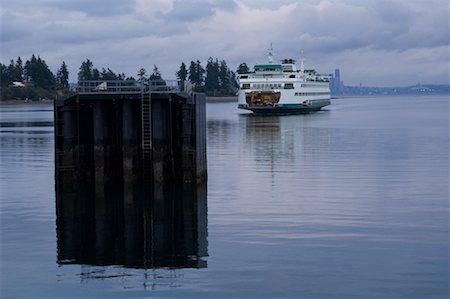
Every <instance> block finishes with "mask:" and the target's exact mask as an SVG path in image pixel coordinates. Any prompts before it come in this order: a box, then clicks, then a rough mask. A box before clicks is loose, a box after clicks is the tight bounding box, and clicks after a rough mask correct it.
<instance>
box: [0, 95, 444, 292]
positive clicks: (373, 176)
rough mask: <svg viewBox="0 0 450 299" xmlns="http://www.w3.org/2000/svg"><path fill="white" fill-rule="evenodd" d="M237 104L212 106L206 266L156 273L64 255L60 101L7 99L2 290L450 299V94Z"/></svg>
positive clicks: (2, 117) (0, 139)
mask: <svg viewBox="0 0 450 299" xmlns="http://www.w3.org/2000/svg"><path fill="white" fill-rule="evenodd" d="M235 106H236V104H235V103H219V104H208V105H207V119H208V128H207V130H208V171H209V180H208V186H207V202H208V203H207V211H208V213H207V221H206V219H203V221H200V222H201V223H200V224H199V226H202V227H201V228H200V230H201V231H202V232H204V233H205V234H206V232H207V241H206V240H205V242H204V243H203V246H205V247H207V248H203V250H206V251H207V256H206V257H203V258H202V266H200V267H196V266H189V265H184V266H180V267H177V266H175V267H171V268H168V267H163V268H153V269H151V268H148V269H142V268H139V267H137V268H136V267H122V266H101V265H96V264H83V265H79V264H77V263H75V264H64V265H62V264H58V263H57V261H58V252H57V248H58V238H57V236H60V234H59V232H58V233H57V226H56V207H55V187H54V173H53V169H54V165H53V153H54V149H53V128H52V121H53V112H52V107H51V106H2V107H1V108H0V109H1V110H0V122H1V127H0V144H1V156H0V163H1V169H0V178H1V186H0V188H1V254H2V258H1V298H159V297H163V298H199V297H204V298H216V297H223V298H449V98H448V96H432V97H379V98H361V99H360V98H353V99H337V100H334V102H333V105H332V106H330V107H329V108H328V109H327V110H326V111H323V112H319V113H316V114H311V115H297V116H280V117H273V116H272V117H260V116H252V115H248V114H246V113H245V112H241V111H238V110H237V109H236V108H235ZM203 237H204V238H206V236H205V235H203ZM155 238H156V237H155ZM157 241H158V240H156V242H157Z"/></svg>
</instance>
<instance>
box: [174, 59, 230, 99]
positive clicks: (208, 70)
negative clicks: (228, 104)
mask: <svg viewBox="0 0 450 299" xmlns="http://www.w3.org/2000/svg"><path fill="white" fill-rule="evenodd" d="M176 76H177V79H178V80H181V81H189V82H190V83H192V84H193V85H194V86H195V89H196V90H197V91H202V92H205V93H206V94H207V95H212V96H226V95H234V94H236V91H237V86H238V84H237V80H236V73H235V72H233V71H232V70H230V69H229V67H228V65H227V63H226V61H225V60H220V61H219V60H218V59H217V58H216V59H213V58H212V57H210V58H209V59H208V61H207V62H206V67H205V68H203V66H202V65H201V62H200V61H199V60H197V61H191V63H190V65H189V68H187V66H186V64H185V63H184V62H182V63H181V65H180V68H179V70H178V71H177V72H176Z"/></svg>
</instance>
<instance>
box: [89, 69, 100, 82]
mask: <svg viewBox="0 0 450 299" xmlns="http://www.w3.org/2000/svg"><path fill="white" fill-rule="evenodd" d="M91 77H92V79H91V80H96V81H98V80H100V79H101V74H100V71H99V70H98V69H96V68H93V69H92V71H91Z"/></svg>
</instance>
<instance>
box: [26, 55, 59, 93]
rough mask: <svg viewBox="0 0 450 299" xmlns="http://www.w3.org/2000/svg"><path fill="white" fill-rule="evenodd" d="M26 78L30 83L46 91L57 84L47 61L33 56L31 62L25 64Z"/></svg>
mask: <svg viewBox="0 0 450 299" xmlns="http://www.w3.org/2000/svg"><path fill="white" fill-rule="evenodd" d="M24 72H25V78H26V79H27V80H28V81H32V82H34V84H35V86H37V87H42V88H44V89H48V90H49V89H52V88H53V87H54V86H55V84H56V79H55V76H54V75H53V73H52V72H51V71H50V69H49V68H48V66H47V63H46V62H45V60H43V59H41V57H39V56H38V58H36V56H35V55H34V54H33V55H32V56H31V59H30V60H27V61H26V62H25V68H24Z"/></svg>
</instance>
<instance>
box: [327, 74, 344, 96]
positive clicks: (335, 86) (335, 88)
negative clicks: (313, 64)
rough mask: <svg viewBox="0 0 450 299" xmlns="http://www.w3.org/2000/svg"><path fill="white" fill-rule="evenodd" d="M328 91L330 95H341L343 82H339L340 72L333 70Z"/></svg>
mask: <svg viewBox="0 0 450 299" xmlns="http://www.w3.org/2000/svg"><path fill="white" fill-rule="evenodd" d="M330 91H331V94H343V93H344V82H342V81H341V71H340V70H339V69H335V70H334V76H333V75H331V78H330Z"/></svg>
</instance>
